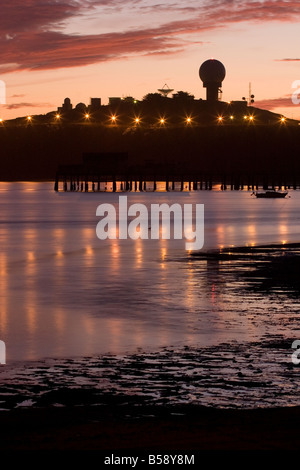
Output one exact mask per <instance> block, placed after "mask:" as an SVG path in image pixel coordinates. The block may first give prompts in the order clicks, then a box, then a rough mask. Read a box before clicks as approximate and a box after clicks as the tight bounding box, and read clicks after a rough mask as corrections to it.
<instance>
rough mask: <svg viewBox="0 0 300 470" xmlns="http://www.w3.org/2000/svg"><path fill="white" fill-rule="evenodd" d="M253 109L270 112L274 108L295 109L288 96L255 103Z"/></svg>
mask: <svg viewBox="0 0 300 470" xmlns="http://www.w3.org/2000/svg"><path fill="white" fill-rule="evenodd" d="M255 107H256V108H261V109H268V110H272V109H275V108H292V107H295V105H294V103H293V102H292V97H291V96H290V95H288V96H286V97H282V98H271V99H267V100H261V101H255Z"/></svg>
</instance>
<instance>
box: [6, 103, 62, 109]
mask: <svg viewBox="0 0 300 470" xmlns="http://www.w3.org/2000/svg"><path fill="white" fill-rule="evenodd" d="M47 107H48V108H49V107H53V104H51V103H13V104H7V105H5V108H6V109H20V108H47Z"/></svg>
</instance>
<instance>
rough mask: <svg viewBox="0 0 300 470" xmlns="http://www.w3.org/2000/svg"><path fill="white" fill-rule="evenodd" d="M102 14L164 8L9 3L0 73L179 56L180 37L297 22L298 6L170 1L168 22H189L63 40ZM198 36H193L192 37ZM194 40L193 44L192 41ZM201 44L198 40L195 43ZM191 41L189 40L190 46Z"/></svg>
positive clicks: (1, 31) (53, 0)
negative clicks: (75, 23)
mask: <svg viewBox="0 0 300 470" xmlns="http://www.w3.org/2000/svg"><path fill="white" fill-rule="evenodd" d="M96 6H98V7H99V6H102V7H103V8H112V7H115V8H120V9H126V8H127V9H134V11H135V12H138V11H142V10H143V9H144V8H146V9H147V11H151V9H152V10H153V11H155V12H157V11H160V10H164V9H165V8H166V5H165V4H163V3H160V4H155V2H153V3H152V2H151V1H150V2H148V3H147V4H146V5H145V3H143V2H137V1H136V0H124V1H121V0H82V1H81V2H78V1H75V0H27V1H26V2H24V1H22V0H14V1H13V2H3V5H1V16H0V39H2V47H1V49H0V64H1V66H0V71H1V72H2V73H6V72H11V71H14V70H46V69H56V68H61V67H76V66H83V65H89V64H94V63H98V62H105V61H110V60H117V59H122V58H126V57H128V56H131V55H135V56H138V55H153V54H156V55H163V54H172V53H174V52H176V51H178V50H184V49H185V48H186V47H187V44H188V43H187V42H186V41H185V40H184V38H183V37H182V36H184V35H187V34H194V35H195V43H197V44H199V43H200V44H201V43H202V42H203V41H201V40H200V41H199V35H201V34H203V35H204V33H205V32H206V31H208V30H212V29H215V28H224V27H226V26H228V25H230V24H232V23H240V22H245V21H252V22H253V21H254V22H257V21H260V22H266V21H296V20H299V18H300V14H299V2H298V1H291V0H286V1H284V0H265V1H249V0H248V1H247V0H241V1H233V0H216V1H215V2H209V1H202V2H199V3H197V5H196V4H195V3H193V2H191V3H187V4H185V3H183V2H179V1H178V0H177V2H176V1H175V2H174V3H173V4H172V5H171V6H170V5H169V8H171V12H172V14H174V15H173V16H174V17H176V15H178V17H182V14H181V13H183V12H185V15H190V17H187V18H184V19H180V20H178V21H170V22H168V23H165V24H158V25H157V26H156V27H154V28H137V29H136V30H133V29H130V30H128V31H114V32H111V33H107V34H81V35H75V34H66V33H64V32H63V28H64V25H65V24H66V22H67V21H68V20H70V19H71V18H75V17H80V16H82V18H83V19H82V21H83V22H84V14H85V13H86V12H87V11H92V10H93V9H94V8H95V7H96ZM135 14H136V13H135ZM196 35H197V36H196ZM196 37H197V40H196ZM200 39H201V37H200ZM190 41H191V40H190Z"/></svg>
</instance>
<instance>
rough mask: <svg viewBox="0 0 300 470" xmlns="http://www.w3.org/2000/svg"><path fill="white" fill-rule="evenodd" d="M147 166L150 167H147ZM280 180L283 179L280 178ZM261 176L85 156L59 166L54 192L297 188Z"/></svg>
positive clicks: (124, 155) (113, 156)
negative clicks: (80, 161)
mask: <svg viewBox="0 0 300 470" xmlns="http://www.w3.org/2000/svg"><path fill="white" fill-rule="evenodd" d="M149 167H150V168H149ZM282 179H283V178H282ZM282 179H281V178H279V177H278V180H276V179H274V177H273V178H272V180H271V181H268V178H267V177H266V176H265V175H264V176H263V177H261V176H257V177H256V176H253V175H251V176H248V175H238V176H237V175H235V174H234V175H221V174H219V173H218V171H217V169H216V171H215V173H214V174H212V173H210V174H204V173H202V174H201V173H197V172H193V171H191V170H190V171H189V170H188V169H187V171H184V170H183V169H182V168H180V169H178V168H175V167H174V168H165V167H164V166H163V165H161V167H155V168H151V165H149V164H148V165H147V167H145V168H142V167H139V168H137V167H130V166H129V165H128V154H127V153H85V154H83V162H82V164H80V165H61V166H59V168H58V170H57V173H56V178H55V184H54V190H55V191H64V192H75V191H79V192H86V193H87V192H106V191H109V192H123V191H126V192H129V191H131V192H146V191H201V190H212V188H213V186H215V185H219V187H220V189H221V190H222V191H226V190H232V191H240V190H248V191H254V190H258V189H261V188H262V189H294V190H295V189H298V188H299V185H297V184H296V183H294V184H291V182H290V181H282Z"/></svg>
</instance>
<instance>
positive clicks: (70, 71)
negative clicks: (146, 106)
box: [0, 0, 300, 119]
mask: <svg viewBox="0 0 300 470" xmlns="http://www.w3.org/2000/svg"><path fill="white" fill-rule="evenodd" d="M0 38H1V48H0V80H3V81H4V82H5V83H6V104H5V105H4V104H0V118H3V119H9V118H13V117H17V116H24V115H26V114H42V113H47V112H49V111H51V110H55V109H56V108H57V106H60V105H61V103H62V101H63V99H64V98H65V97H67V96H68V97H70V99H71V101H72V103H73V105H76V104H77V103H78V102H84V103H86V104H88V103H89V101H90V97H101V99H102V104H106V103H107V102H108V97H110V96H127V95H130V96H133V97H135V98H136V99H142V98H143V96H144V95H145V94H147V93H150V92H151V93H153V92H156V91H157V89H158V88H161V87H162V86H163V85H164V84H165V83H167V84H168V85H169V86H170V87H171V88H174V90H175V91H179V90H183V91H188V92H190V93H192V94H193V95H195V97H196V98H197V99H198V98H205V89H204V88H203V86H202V82H200V79H199V75H198V70H199V66H200V65H201V63H202V62H203V61H205V60H206V59H208V58H211V57H214V58H216V59H219V60H220V61H222V62H223V63H224V65H225V67H226V71H227V75H226V78H225V81H224V82H223V100H226V101H227V100H240V99H241V98H242V96H248V93H249V91H248V90H249V82H251V85H252V93H253V94H254V95H255V106H257V107H261V108H266V109H271V110H274V111H275V112H280V113H282V114H285V115H286V116H288V117H293V118H295V119H300V105H295V104H293V103H292V101H291V95H292V93H293V92H294V91H295V90H293V89H292V83H293V82H294V81H295V80H299V81H300V50H299V49H300V46H299V39H300V3H299V0H298V1H289V0H285V1H283V0H273V1H272V0H269V1H263V0H261V1H246V0H237V1H233V0H216V1H207V0H189V1H187V0H180V1H179V0H166V1H164V2H160V0H79V1H75V0H13V1H11V2H9V1H7V0H0Z"/></svg>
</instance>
